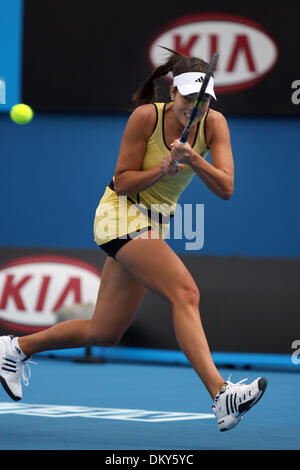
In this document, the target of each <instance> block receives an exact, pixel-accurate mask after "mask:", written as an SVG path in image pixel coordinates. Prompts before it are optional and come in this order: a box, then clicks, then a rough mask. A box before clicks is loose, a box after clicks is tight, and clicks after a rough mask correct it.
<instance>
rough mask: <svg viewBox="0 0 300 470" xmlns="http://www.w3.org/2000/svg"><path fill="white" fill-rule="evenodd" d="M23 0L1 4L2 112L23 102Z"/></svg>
mask: <svg viewBox="0 0 300 470" xmlns="http://www.w3.org/2000/svg"><path fill="white" fill-rule="evenodd" d="M22 34H23V0H1V2H0V112H7V111H9V110H10V109H11V107H12V106H13V105H14V104H16V103H19V102H20V101H21V75H22V73H21V67H22Z"/></svg>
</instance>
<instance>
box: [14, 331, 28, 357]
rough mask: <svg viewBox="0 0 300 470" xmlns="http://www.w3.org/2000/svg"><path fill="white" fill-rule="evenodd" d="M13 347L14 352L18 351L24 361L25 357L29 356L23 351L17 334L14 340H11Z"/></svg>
mask: <svg viewBox="0 0 300 470" xmlns="http://www.w3.org/2000/svg"><path fill="white" fill-rule="evenodd" d="M11 347H12V350H13V351H14V353H17V355H18V356H19V358H20V359H21V360H22V361H23V359H25V358H26V357H27V356H26V355H25V354H24V353H23V351H22V349H21V348H20V345H19V341H18V337H17V336H15V337H14V338H13V339H12V340H11Z"/></svg>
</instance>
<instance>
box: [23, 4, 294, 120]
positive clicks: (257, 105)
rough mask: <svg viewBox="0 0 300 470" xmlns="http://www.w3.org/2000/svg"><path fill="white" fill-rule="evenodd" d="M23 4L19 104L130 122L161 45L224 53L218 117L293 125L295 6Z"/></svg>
mask: <svg viewBox="0 0 300 470" xmlns="http://www.w3.org/2000/svg"><path fill="white" fill-rule="evenodd" d="M24 4H25V9H24V50H23V101H24V102H26V103H29V104H31V105H32V106H33V108H34V109H35V110H36V111H66V112H68V111H76V112H101V113H127V112H128V111H129V109H130V107H131V106H132V102H131V96H132V93H133V92H134V91H135V90H136V89H137V87H138V86H139V84H140V83H141V82H142V81H143V80H144V79H145V78H146V76H147V75H148V74H149V73H150V72H151V71H152V67H153V64H152V61H151V60H150V58H151V55H152V56H153V54H154V53H155V48H156V52H157V47H158V44H161V45H168V46H173V48H176V47H177V48H178V47H179V48H180V50H181V51H182V52H184V53H186V54H187V55H199V54H200V55H202V56H203V58H204V59H206V60H208V59H209V55H210V54H211V53H212V52H213V50H217V51H218V52H220V59H219V63H220V68H219V71H218V73H216V85H217V91H218V97H219V98H220V99H219V100H218V101H217V103H216V104H215V108H216V109H218V110H219V111H221V112H225V113H227V114H251V115H278V116H299V110H300V106H297V101H298V92H297V79H299V78H300V77H299V67H300V56H299V54H296V53H295V51H296V48H297V44H296V37H297V34H296V32H297V30H298V19H299V13H300V4H299V3H297V2H296V1H291V0H289V1H285V2H279V3H278V2H277V3H275V4H274V3H271V2H270V3H269V2H260V1H252V2H240V1H238V0H233V1H231V2H230V3H226V2H223V1H220V0H213V1H211V2H208V3H203V2H202V3H201V4H199V2H198V1H196V0H190V1H189V2H188V3H182V2H174V1H173V0H172V1H171V0H164V1H163V2H161V1H158V0H152V1H151V2H140V1H138V0H129V1H128V2H121V3H118V4H117V5H116V4H115V3H114V2H100V1H99V0H85V1H84V2H83V1H81V0H64V1H63V2H61V1H60V0H51V1H50V0H45V1H43V2H40V1H39V0H25V2H24ZM180 25H181V29H178V28H179V26H180ZM184 25H185V26H184ZM182 28H183V29H182ZM188 28H190V29H188ZM163 32H164V33H166V34H165V35H164V36H162V33H163ZM204 56H205V57H204ZM224 80H225V82H224ZM245 83H246V86H245ZM224 85H225V86H224ZM161 86H162V93H161V98H162V99H165V98H166V97H167V96H168V93H167V92H168V84H167V82H165V81H164V82H163V83H161ZM293 86H294V88H293ZM293 93H294V95H293ZM299 95H300V93H299ZM292 96H294V98H293V99H292ZM293 101H294V102H293Z"/></svg>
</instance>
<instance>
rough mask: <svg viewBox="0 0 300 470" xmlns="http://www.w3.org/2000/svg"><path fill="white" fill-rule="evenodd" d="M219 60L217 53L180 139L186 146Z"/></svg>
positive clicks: (176, 164)
mask: <svg viewBox="0 0 300 470" xmlns="http://www.w3.org/2000/svg"><path fill="white" fill-rule="evenodd" d="M218 58H219V54H217V53H215V54H214V55H213V56H212V58H211V61H210V62H209V64H208V67H207V71H206V74H205V77H204V79H203V82H202V85H201V88H200V90H199V93H198V96H197V98H196V100H195V102H194V105H193V109H192V112H191V114H190V117H189V120H188V123H187V125H186V126H185V129H184V131H183V133H182V135H181V137H180V139H179V142H180V143H181V144H185V143H186V141H187V138H188V135H189V132H190V130H191V128H192V126H193V124H194V121H195V119H196V116H197V112H198V110H199V108H200V106H201V102H202V100H203V97H204V95H205V91H206V88H207V85H208V82H209V79H210V77H211V76H212V74H213V72H214V69H215V66H216V63H217V60H218ZM174 165H175V166H178V162H177V161H176V160H175V161H174Z"/></svg>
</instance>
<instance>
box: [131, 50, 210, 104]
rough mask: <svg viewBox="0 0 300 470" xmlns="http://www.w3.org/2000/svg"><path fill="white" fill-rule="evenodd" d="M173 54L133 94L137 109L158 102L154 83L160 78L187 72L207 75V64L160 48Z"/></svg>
mask: <svg viewBox="0 0 300 470" xmlns="http://www.w3.org/2000/svg"><path fill="white" fill-rule="evenodd" d="M160 47H161V48H162V49H165V50H167V51H169V52H170V53H171V55H170V56H169V58H168V59H167V61H166V62H165V63H164V64H162V65H159V66H158V67H157V68H156V69H155V70H154V71H153V72H152V74H151V75H150V76H149V77H148V78H147V79H146V80H145V81H144V83H143V84H142V85H141V86H140V87H139V89H138V90H137V91H136V92H135V93H134V94H133V96H132V99H133V102H134V105H135V107H137V106H140V105H142V104H147V103H152V102H153V101H155V100H157V89H156V87H155V85H154V81H155V80H157V79H158V78H160V77H163V76H165V75H167V74H168V73H169V72H172V73H173V77H176V75H180V74H181V73H185V72H203V73H206V70H207V66H208V64H207V62H205V61H204V60H202V59H199V58H198V57H187V56H185V55H183V54H180V53H179V52H176V51H173V50H172V49H169V48H168V47H164V46H160Z"/></svg>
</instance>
